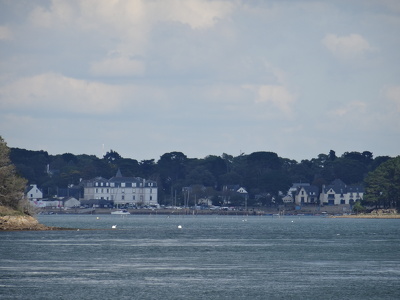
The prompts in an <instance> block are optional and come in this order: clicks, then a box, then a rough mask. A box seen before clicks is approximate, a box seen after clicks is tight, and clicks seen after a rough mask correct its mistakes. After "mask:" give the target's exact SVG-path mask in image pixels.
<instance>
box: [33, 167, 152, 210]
mask: <svg viewBox="0 0 400 300" xmlns="http://www.w3.org/2000/svg"><path fill="white" fill-rule="evenodd" d="M82 189H83V195H80V194H79V193H74V195H73V196H68V195H67V196H64V197H57V198H50V199H43V192H42V191H41V190H40V189H39V188H38V187H37V186H36V184H32V185H30V186H29V187H28V189H27V191H26V196H27V198H28V200H30V201H31V204H32V205H34V206H37V207H56V208H58V207H60V208H61V207H63V208H73V207H81V206H83V207H114V206H117V207H123V206H131V207H133V206H158V189H157V182H155V181H153V180H146V179H143V178H139V177H124V176H122V174H121V172H120V170H118V172H117V174H116V175H115V176H114V177H112V178H110V179H105V178H102V177H96V178H93V179H90V180H84V181H81V183H80V188H79V190H82Z"/></svg>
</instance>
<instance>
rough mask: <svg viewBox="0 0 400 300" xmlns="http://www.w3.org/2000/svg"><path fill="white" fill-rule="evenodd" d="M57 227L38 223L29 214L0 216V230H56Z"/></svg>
mask: <svg viewBox="0 0 400 300" xmlns="http://www.w3.org/2000/svg"><path fill="white" fill-rule="evenodd" d="M56 229H58V228H55V227H49V226H45V225H43V224H40V223H39V222H38V220H36V219H35V218H33V217H31V216H4V217H0V231H20V230H56Z"/></svg>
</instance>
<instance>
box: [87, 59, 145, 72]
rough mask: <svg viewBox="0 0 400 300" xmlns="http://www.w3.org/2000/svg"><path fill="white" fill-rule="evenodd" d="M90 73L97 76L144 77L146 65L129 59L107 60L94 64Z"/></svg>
mask: <svg viewBox="0 0 400 300" xmlns="http://www.w3.org/2000/svg"><path fill="white" fill-rule="evenodd" d="M90 71H91V73H92V74H93V75H95V76H135V75H143V73H144V71H145V63H144V62H143V61H140V60H135V59H129V58H127V57H116V58H106V59H104V60H102V61H98V62H94V63H92V65H91V67H90Z"/></svg>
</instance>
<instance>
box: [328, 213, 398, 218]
mask: <svg viewBox="0 0 400 300" xmlns="http://www.w3.org/2000/svg"><path fill="white" fill-rule="evenodd" d="M331 218H341V219H400V214H388V215H377V214H360V215H342V216H331Z"/></svg>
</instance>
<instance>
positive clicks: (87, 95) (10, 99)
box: [0, 73, 122, 114]
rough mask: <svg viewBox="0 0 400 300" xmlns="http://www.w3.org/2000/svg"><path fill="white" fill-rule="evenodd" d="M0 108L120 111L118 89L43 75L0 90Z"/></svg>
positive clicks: (87, 112)
mask: <svg viewBox="0 0 400 300" xmlns="http://www.w3.org/2000/svg"><path fill="white" fill-rule="evenodd" d="M0 100H1V101H0V108H2V109H6V110H9V109H11V110H31V111H37V110H39V111H53V112H54V113H56V112H72V113H78V114H107V113H113V112H116V111H119V110H120V109H121V102H122V91H121V87H114V86H112V85H107V84H103V83H98V82H90V81H86V80H79V79H74V78H69V77H66V76H63V75H60V74H54V73H46V74H41V75H36V76H33V77H27V78H22V79H19V80H17V81H15V82H13V83H11V84H9V85H6V86H3V87H1V88H0Z"/></svg>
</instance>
